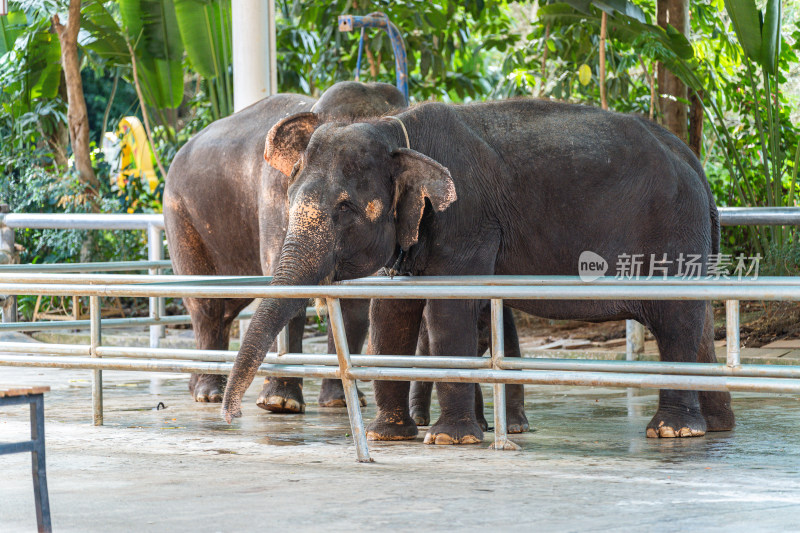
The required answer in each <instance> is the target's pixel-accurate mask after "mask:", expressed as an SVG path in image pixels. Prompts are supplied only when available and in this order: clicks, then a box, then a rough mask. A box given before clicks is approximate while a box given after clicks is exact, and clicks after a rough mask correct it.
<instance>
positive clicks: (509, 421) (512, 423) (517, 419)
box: [506, 409, 531, 433]
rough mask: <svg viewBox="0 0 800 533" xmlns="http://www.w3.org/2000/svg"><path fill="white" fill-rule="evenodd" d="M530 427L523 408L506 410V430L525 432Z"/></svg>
mask: <svg viewBox="0 0 800 533" xmlns="http://www.w3.org/2000/svg"><path fill="white" fill-rule="evenodd" d="M530 429H531V425H530V424H529V423H528V417H527V416H525V410H524V409H513V410H508V409H507V410H506V431H508V432H509V433H525V432H527V431H528V430H530Z"/></svg>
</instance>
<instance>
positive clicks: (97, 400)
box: [89, 296, 103, 426]
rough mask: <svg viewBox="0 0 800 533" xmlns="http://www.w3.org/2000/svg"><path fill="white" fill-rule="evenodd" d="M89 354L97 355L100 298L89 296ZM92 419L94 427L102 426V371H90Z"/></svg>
mask: <svg viewBox="0 0 800 533" xmlns="http://www.w3.org/2000/svg"><path fill="white" fill-rule="evenodd" d="M89 343H90V344H89V353H90V355H91V356H92V357H99V356H98V355H97V347H98V346H100V297H99V296H89ZM92 418H93V419H94V425H95V426H102V425H103V371H102V370H92Z"/></svg>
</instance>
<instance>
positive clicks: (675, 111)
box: [656, 0, 689, 142]
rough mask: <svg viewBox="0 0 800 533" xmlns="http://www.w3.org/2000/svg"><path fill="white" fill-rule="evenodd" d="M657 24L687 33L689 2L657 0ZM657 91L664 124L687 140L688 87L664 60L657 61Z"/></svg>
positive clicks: (683, 0)
mask: <svg viewBox="0 0 800 533" xmlns="http://www.w3.org/2000/svg"><path fill="white" fill-rule="evenodd" d="M656 4H657V6H656V11H657V14H658V25H659V26H661V27H662V28H666V27H667V24H669V25H670V26H672V27H673V28H675V29H676V30H678V31H679V32H681V33H682V34H684V35H687V34H688V33H689V1H688V0H657V2H656ZM658 92H659V94H660V96H659V104H660V106H659V107H660V108H661V117H662V121H663V125H664V126H665V127H666V128H667V129H669V130H670V131H671V132H672V133H674V134H675V135H677V136H678V137H680V138H681V139H683V141H684V142H687V141H688V110H687V106H686V103H685V102H686V100H687V99H688V96H687V91H686V86H685V85H684V84H683V83H682V82H681V80H680V79H678V77H677V76H675V75H674V74H673V73H672V72H670V71H668V70H667V69H666V68H665V67H664V65H663V64H662V63H659V64H658Z"/></svg>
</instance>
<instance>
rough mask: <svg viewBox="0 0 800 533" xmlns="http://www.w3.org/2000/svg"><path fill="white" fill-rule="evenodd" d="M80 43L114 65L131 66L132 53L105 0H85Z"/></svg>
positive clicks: (82, 10)
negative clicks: (129, 51) (102, 0)
mask: <svg viewBox="0 0 800 533" xmlns="http://www.w3.org/2000/svg"><path fill="white" fill-rule="evenodd" d="M78 44H79V45H80V46H81V47H82V48H86V49H89V50H92V51H93V52H95V53H96V54H97V55H98V56H100V57H101V58H102V59H104V60H105V61H107V62H108V63H109V64H111V65H114V66H125V67H127V66H130V61H131V58H130V54H129V53H128V47H127V46H126V45H125V39H124V38H123V36H122V30H121V29H120V27H119V24H117V21H116V20H115V19H114V16H113V15H112V14H111V13H109V11H108V9H106V7H105V5H104V4H103V2H99V1H97V2H84V4H83V7H82V8H81V33H80V34H79V35H78Z"/></svg>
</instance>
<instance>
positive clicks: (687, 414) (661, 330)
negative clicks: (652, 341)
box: [644, 301, 713, 438]
mask: <svg viewBox="0 0 800 533" xmlns="http://www.w3.org/2000/svg"><path fill="white" fill-rule="evenodd" d="M647 307H648V309H647V313H646V314H648V315H650V318H649V319H647V318H645V320H644V323H645V324H647V325H648V326H649V327H650V330H651V331H652V332H653V335H654V336H655V338H656V341H657V343H658V349H659V352H660V354H661V360H662V361H667V362H671V363H673V362H682V363H693V362H696V361H697V357H698V354H699V350H700V346H701V341H702V339H703V338H704V333H703V332H704V329H705V327H706V324H705V323H706V302H667V301H665V302H650V303H649V304H647ZM712 348H713V347H712ZM707 427H708V426H707V425H706V420H705V418H704V417H703V413H702V412H701V409H700V399H699V393H698V392H697V391H685V390H670V389H661V390H660V391H659V397H658V411H657V412H656V414H655V416H654V417H653V418H652V420H651V421H650V423H649V424H647V436H648V437H650V438H656V437H662V438H663V437H699V436H702V435H705V433H706V430H707Z"/></svg>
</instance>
